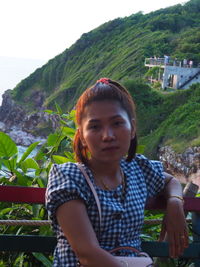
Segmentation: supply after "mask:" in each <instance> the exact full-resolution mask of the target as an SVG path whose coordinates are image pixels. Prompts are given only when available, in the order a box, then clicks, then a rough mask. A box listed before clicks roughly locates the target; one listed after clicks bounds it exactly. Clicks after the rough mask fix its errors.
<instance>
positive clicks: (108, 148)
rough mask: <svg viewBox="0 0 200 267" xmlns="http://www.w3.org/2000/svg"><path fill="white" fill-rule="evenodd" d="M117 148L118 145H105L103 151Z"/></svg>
mask: <svg viewBox="0 0 200 267" xmlns="http://www.w3.org/2000/svg"><path fill="white" fill-rule="evenodd" d="M117 149H119V147H118V146H108V147H104V148H103V149H102V151H112V150H117Z"/></svg>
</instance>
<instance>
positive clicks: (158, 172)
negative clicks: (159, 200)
mask: <svg viewBox="0 0 200 267" xmlns="http://www.w3.org/2000/svg"><path fill="white" fill-rule="evenodd" d="M136 162H137V163H138V164H139V166H140V168H141V169H142V172H143V175H144V179H145V183H146V187H147V195H148V197H153V196H155V195H157V194H158V193H160V191H161V190H162V189H163V188H164V185H165V176H164V174H163V172H164V170H163V165H162V163H161V162H160V161H156V160H149V159H148V158H146V157H145V156H143V155H137V156H136Z"/></svg>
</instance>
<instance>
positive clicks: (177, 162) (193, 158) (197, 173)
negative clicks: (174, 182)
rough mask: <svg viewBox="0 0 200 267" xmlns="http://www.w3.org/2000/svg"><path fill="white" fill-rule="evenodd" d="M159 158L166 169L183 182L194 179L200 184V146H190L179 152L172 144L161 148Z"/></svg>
mask: <svg viewBox="0 0 200 267" xmlns="http://www.w3.org/2000/svg"><path fill="white" fill-rule="evenodd" d="M159 159H160V161H162V163H163V165H164V167H165V170H166V171H167V172H169V173H171V174H173V175H174V176H175V177H177V178H178V179H179V180H181V182H183V183H187V182H189V181H193V182H194V183H196V184H198V185H199V186H200V147H189V148H187V149H186V150H185V151H184V153H182V154H178V153H175V151H174V150H173V149H172V148H171V147H170V146H164V147H161V148H160V149H159Z"/></svg>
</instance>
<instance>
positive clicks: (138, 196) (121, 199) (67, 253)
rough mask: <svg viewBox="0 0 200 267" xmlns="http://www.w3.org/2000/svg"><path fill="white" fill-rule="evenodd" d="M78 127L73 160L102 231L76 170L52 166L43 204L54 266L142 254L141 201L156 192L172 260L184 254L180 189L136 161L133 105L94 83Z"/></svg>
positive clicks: (109, 83)
mask: <svg viewBox="0 0 200 267" xmlns="http://www.w3.org/2000/svg"><path fill="white" fill-rule="evenodd" d="M76 121H77V125H78V129H77V132H76V135H75V139H74V152H75V155H76V160H77V162H80V163H82V164H83V166H84V169H85V170H86V172H87V174H88V175H89V177H90V179H91V181H92V183H93V185H94V186H95V189H96V191H97V194H98V197H99V199H100V203H101V209H102V224H101V229H100V233H99V216H98V209H97V206H96V202H95V200H94V196H93V194H92V192H91V190H90V188H89V186H88V184H87V182H86V180H85V178H84V176H83V175H82V173H81V172H80V170H79V169H78V168H77V166H76V164H74V163H66V164H62V165H56V164H55V165H53V167H52V169H51V171H50V175H49V183H48V188H47V193H46V204H47V209H48V211H49V214H50V218H51V219H52V223H53V229H54V230H55V232H56V234H57V239H58V243H57V247H56V249H55V253H54V266H59V267H62V266H65V267H66V266H70V267H73V266H77V262H78V261H80V263H81V264H82V265H83V266H89V267H90V266H91V267H92V266H94V267H102V266H106V267H120V266H121V264H120V263H119V262H118V261H117V260H116V258H115V257H113V256H112V255H111V254H110V253H109V252H107V251H109V250H110V249H113V248H115V247H117V246H127V245H128V246H133V247H135V248H137V249H140V244H141V241H140V232H141V227H142V225H143V219H144V207H145V202H146V200H147V198H148V197H152V196H156V195H157V194H163V195H164V196H165V197H166V199H167V210H166V220H165V222H166V231H167V234H168V240H169V243H170V256H171V257H177V256H179V255H181V253H182V252H183V250H184V248H185V247H186V246H187V245H188V233H187V226H186V222H185V217H184V211H183V199H182V189H181V185H180V183H179V182H178V181H177V180H176V179H175V178H173V177H172V176H170V175H168V174H166V173H164V172H163V169H162V165H161V163H160V162H158V161H151V160H149V159H147V158H146V157H144V156H142V155H136V146H137V137H136V115H135V105H134V102H133V100H132V98H131V96H130V94H129V93H128V91H127V90H126V89H125V88H124V87H123V86H122V85H120V84H119V83H118V82H115V81H113V80H111V79H107V78H102V79H100V80H98V81H97V82H96V84H95V85H94V86H92V87H91V88H88V89H87V90H86V91H84V93H83V94H82V95H81V97H80V98H79V100H78V102H77V105H76ZM122 253H123V252H122ZM129 255H131V253H130V254H129Z"/></svg>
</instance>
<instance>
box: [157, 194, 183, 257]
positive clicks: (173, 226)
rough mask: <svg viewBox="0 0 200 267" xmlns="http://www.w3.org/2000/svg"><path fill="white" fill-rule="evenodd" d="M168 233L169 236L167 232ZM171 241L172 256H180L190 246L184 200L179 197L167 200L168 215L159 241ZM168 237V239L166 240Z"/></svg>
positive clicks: (165, 217) (164, 220)
mask: <svg viewBox="0 0 200 267" xmlns="http://www.w3.org/2000/svg"><path fill="white" fill-rule="evenodd" d="M166 233H167V238H166V237H165V234H166ZM164 239H165V241H168V242H169V255H170V257H171V258H177V257H179V256H180V255H181V254H182V253H183V251H184V249H185V248H186V247H188V229H187V224H186V219H185V214H184V210H183V202H182V200H180V199H177V198H169V199H168V201H167V209H166V215H165V216H164V219H163V224H162V229H161V233H160V238H159V241H163V240H164ZM166 239H167V240H166Z"/></svg>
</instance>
